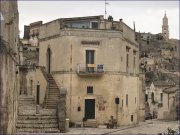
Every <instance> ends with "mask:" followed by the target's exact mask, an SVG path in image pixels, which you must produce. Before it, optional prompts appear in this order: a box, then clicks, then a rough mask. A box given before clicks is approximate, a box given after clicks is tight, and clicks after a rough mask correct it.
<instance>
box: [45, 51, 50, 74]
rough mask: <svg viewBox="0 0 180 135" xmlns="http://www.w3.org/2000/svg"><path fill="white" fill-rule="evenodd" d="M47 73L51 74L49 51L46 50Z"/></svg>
mask: <svg viewBox="0 0 180 135" xmlns="http://www.w3.org/2000/svg"><path fill="white" fill-rule="evenodd" d="M46 68H47V73H49V74H50V73H51V49H50V48H48V49H47V67H46Z"/></svg>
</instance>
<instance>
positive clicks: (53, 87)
mask: <svg viewBox="0 0 180 135" xmlns="http://www.w3.org/2000/svg"><path fill="white" fill-rule="evenodd" d="M49 89H57V90H59V88H58V87H57V86H49Z"/></svg>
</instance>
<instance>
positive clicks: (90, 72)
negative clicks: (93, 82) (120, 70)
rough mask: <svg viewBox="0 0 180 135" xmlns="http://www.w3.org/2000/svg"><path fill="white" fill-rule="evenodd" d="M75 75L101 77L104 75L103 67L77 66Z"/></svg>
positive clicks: (91, 65)
mask: <svg viewBox="0 0 180 135" xmlns="http://www.w3.org/2000/svg"><path fill="white" fill-rule="evenodd" d="M77 74H78V75H79V76H102V75H104V65H103V64H87V65H86V66H83V65H81V64H78V65H77Z"/></svg>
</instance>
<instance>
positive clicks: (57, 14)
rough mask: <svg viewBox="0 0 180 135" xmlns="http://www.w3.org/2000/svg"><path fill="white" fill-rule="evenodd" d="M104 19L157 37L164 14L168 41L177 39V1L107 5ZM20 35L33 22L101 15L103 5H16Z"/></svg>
mask: <svg viewBox="0 0 180 135" xmlns="http://www.w3.org/2000/svg"><path fill="white" fill-rule="evenodd" d="M107 2H108V3H109V5H107V16H108V15H112V16H113V18H114V20H117V21H118V20H119V19H120V18H122V19H123V21H124V22H125V23H126V24H127V25H129V26H130V27H131V28H133V21H135V24H136V31H140V32H150V33H153V34H157V33H161V29H162V18H163V17H164V13H165V11H166V14H167V17H168V19H169V31H170V38H176V39H179V1H107ZM18 8H19V19H20V20H19V27H20V35H21V37H22V36H23V31H24V30H23V29H24V25H29V24H30V23H32V22H35V21H40V20H41V21H43V23H45V22H49V21H52V20H55V19H57V18H69V17H81V16H96V15H104V12H105V2H104V1H18Z"/></svg>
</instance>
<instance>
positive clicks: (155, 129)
mask: <svg viewBox="0 0 180 135" xmlns="http://www.w3.org/2000/svg"><path fill="white" fill-rule="evenodd" d="M178 126H179V124H178V121H169V122H167V121H160V120H152V121H151V120H148V121H146V122H141V123H140V124H139V125H134V126H122V127H118V128H117V129H106V128H70V130H69V132H67V133H65V134H158V133H164V132H165V131H167V128H168V127H170V128H172V129H175V130H176V131H178Z"/></svg>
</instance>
